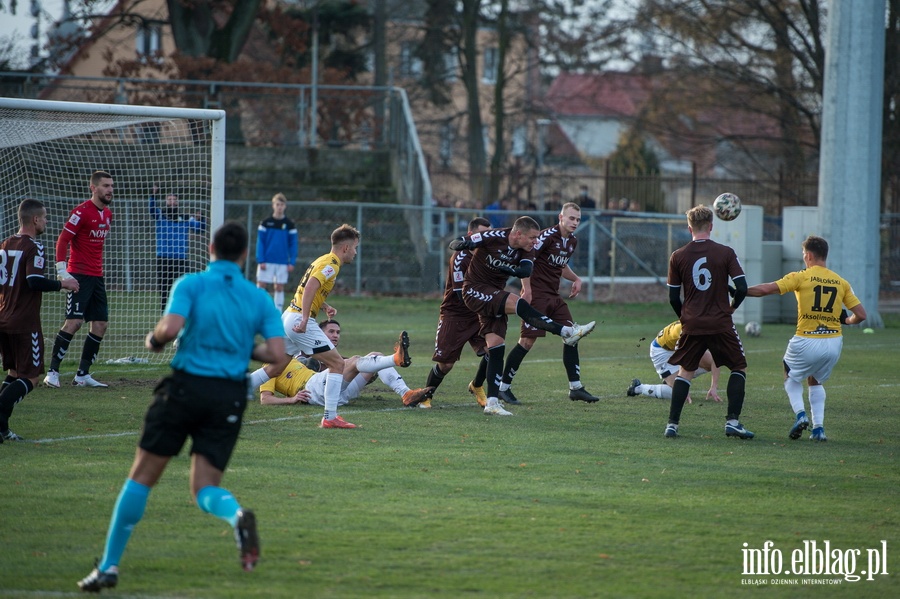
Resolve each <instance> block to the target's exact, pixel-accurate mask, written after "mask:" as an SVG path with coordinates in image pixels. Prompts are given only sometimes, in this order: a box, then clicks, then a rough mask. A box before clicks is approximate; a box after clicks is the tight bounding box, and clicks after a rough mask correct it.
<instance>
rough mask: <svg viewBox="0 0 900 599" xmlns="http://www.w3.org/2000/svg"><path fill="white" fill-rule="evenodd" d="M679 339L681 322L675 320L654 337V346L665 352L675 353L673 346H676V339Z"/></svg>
mask: <svg viewBox="0 0 900 599" xmlns="http://www.w3.org/2000/svg"><path fill="white" fill-rule="evenodd" d="M680 337H681V321H680V320H676V321H675V322H673V323H671V324H669V325H666V328H664V329H663V330H661V331H660V332H659V333H657V335H656V344H657V345H658V346H660V347H661V348H663V349H664V350H667V351H675V345H677V344H678V339H679V338H680Z"/></svg>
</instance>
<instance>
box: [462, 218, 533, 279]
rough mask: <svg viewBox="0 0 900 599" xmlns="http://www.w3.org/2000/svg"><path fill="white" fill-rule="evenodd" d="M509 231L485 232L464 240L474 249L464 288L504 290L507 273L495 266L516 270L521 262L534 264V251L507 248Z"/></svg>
mask: <svg viewBox="0 0 900 599" xmlns="http://www.w3.org/2000/svg"><path fill="white" fill-rule="evenodd" d="M511 231H512V228H507V229H488V230H487V231H482V232H481V233H473V234H472V235H469V236H467V237H466V239H469V240H471V242H472V244H473V245H474V246H475V250H474V251H473V252H472V262H471V263H470V264H469V268H468V270H466V274H465V277H464V280H465V283H466V285H486V286H488V287H494V288H496V289H503V288H504V287H506V280H507V279H508V278H509V274H507V273H505V272H502V271H500V270H499V268H498V267H503V266H506V267H509V268H515V267H517V266H518V265H519V264H520V263H521V262H525V261H531V262H534V250H529V251H525V250H516V249H513V248H511V247H509V234H510V232H511Z"/></svg>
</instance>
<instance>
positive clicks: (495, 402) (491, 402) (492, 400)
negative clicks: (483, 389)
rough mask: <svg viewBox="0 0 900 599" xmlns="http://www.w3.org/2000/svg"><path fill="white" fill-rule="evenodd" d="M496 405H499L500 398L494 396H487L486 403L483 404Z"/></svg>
mask: <svg viewBox="0 0 900 599" xmlns="http://www.w3.org/2000/svg"><path fill="white" fill-rule="evenodd" d="M497 405H500V400H498V399H497V398H496V397H488V398H487V404H485V407H487V406H497Z"/></svg>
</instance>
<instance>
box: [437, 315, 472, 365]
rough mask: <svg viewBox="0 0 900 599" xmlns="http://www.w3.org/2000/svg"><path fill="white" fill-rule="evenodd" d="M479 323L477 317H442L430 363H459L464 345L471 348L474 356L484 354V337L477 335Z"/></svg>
mask: <svg viewBox="0 0 900 599" xmlns="http://www.w3.org/2000/svg"><path fill="white" fill-rule="evenodd" d="M480 328H481V323H480V322H478V315H477V314H471V315H469V316H443V315H441V319H440V320H439V321H438V326H437V334H436V335H435V337H434V355H433V356H432V357H431V361H432V362H440V363H442V364H448V363H452V362H459V358H460V356H461V355H462V349H463V347H464V346H465V344H466V343H468V344H469V345H471V346H472V350H474V352H475V353H476V354H478V355H479V356H480V355H483V354H484V337H482V336H481V335H479V334H478V331H479V329H480Z"/></svg>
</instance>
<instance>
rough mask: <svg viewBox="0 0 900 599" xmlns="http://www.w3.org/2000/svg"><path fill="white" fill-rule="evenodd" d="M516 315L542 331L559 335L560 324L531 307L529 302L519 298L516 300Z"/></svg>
mask: <svg viewBox="0 0 900 599" xmlns="http://www.w3.org/2000/svg"><path fill="white" fill-rule="evenodd" d="M516 316H518V317H519V318H521V319H522V320H524V321H525V322H527V323H528V324H530V325H531V326H533V327H534V328H536V329H540V330H542V331H549V332H550V333H553V334H554V335H559V334H560V331H562V325H561V324H559V323H557V322H553V321H552V320H550V319H549V318H547V317H546V316H544V315H543V314H541V313H540V312H538V311H537V310H535V309H534V308H532V307H531V304H529V303H528V302H526V301H525V300H523V299H522V298H519V301H517V302H516Z"/></svg>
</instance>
